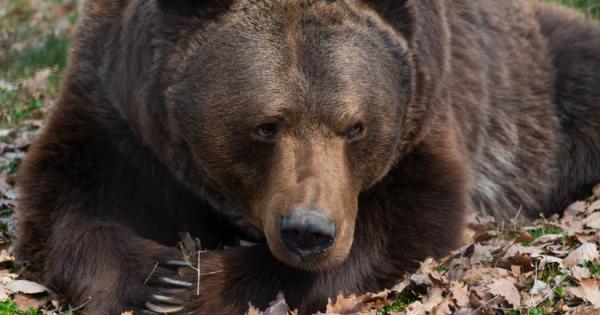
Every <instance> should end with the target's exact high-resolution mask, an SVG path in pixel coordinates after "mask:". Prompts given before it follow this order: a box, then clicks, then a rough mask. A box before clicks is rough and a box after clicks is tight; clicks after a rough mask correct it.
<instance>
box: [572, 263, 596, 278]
mask: <svg viewBox="0 0 600 315" xmlns="http://www.w3.org/2000/svg"><path fill="white" fill-rule="evenodd" d="M571 275H573V278H575V279H577V280H579V281H581V280H583V279H588V278H590V277H591V276H592V274H591V273H590V270H589V269H587V268H584V267H580V266H573V267H571Z"/></svg>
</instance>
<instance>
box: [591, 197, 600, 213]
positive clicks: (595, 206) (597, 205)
mask: <svg viewBox="0 0 600 315" xmlns="http://www.w3.org/2000/svg"><path fill="white" fill-rule="evenodd" d="M596 210H600V199H599V200H596V201H594V202H592V204H591V205H590V206H589V207H588V211H590V212H591V211H596Z"/></svg>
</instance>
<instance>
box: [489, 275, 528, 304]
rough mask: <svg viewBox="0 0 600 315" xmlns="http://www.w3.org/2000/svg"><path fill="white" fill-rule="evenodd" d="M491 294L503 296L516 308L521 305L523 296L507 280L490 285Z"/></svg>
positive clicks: (500, 280)
mask: <svg viewBox="0 0 600 315" xmlns="http://www.w3.org/2000/svg"><path fill="white" fill-rule="evenodd" d="M488 288H489V289H490V293H491V294H493V295H501V296H502V297H504V298H505V299H506V301H507V302H508V303H510V304H512V305H513V306H514V307H519V306H520V305H521V295H519V290H517V288H516V287H515V285H514V284H513V283H512V282H510V281H508V280H507V279H499V280H496V281H494V282H493V283H491V284H489V285H488Z"/></svg>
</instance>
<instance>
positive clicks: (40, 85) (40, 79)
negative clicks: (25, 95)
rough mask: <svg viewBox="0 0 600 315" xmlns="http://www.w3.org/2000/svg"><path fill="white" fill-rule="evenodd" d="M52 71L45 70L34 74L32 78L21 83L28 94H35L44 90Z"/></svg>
mask: <svg viewBox="0 0 600 315" xmlns="http://www.w3.org/2000/svg"><path fill="white" fill-rule="evenodd" d="M50 74H52V69H50V68H45V69H42V70H39V71H38V72H36V73H35V75H34V76H33V78H29V79H27V80H25V81H23V86H24V87H25V89H27V91H28V92H29V93H30V94H36V93H38V92H40V91H42V90H44V89H45V88H46V86H47V85H48V78H50Z"/></svg>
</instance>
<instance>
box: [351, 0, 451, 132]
mask: <svg viewBox="0 0 600 315" xmlns="http://www.w3.org/2000/svg"><path fill="white" fill-rule="evenodd" d="M359 1H361V2H362V3H363V4H365V5H367V6H368V7H369V8H370V9H371V10H373V11H375V12H376V13H377V14H379V16H381V17H382V18H383V20H385V21H386V22H387V23H388V24H390V25H391V26H392V27H394V28H395V29H396V30H397V31H398V32H399V33H400V34H402V35H403V36H404V37H405V38H407V39H408V42H409V47H410V49H411V50H412V56H413V57H412V59H413V63H414V65H415V78H414V84H415V91H416V92H415V93H416V94H415V97H416V101H415V104H414V105H412V106H409V108H408V109H407V114H406V116H405V117H406V118H405V119H407V120H408V121H412V123H409V122H407V123H406V124H405V125H407V126H409V127H407V128H408V129H409V130H408V132H407V133H406V134H405V135H404V136H403V137H404V141H405V142H407V143H416V142H417V141H419V140H420V139H422V137H423V135H424V132H425V131H426V130H427V129H428V128H429V125H430V124H431V122H432V117H433V114H432V113H437V112H439V107H441V106H444V104H445V103H444V102H443V101H442V98H443V95H442V94H443V93H442V92H443V89H442V87H443V86H444V84H445V81H444V80H445V78H446V74H447V72H448V69H449V68H450V67H449V60H450V57H449V56H450V27H449V23H448V17H447V12H446V10H447V9H448V8H450V7H452V6H453V2H452V1H446V0H359ZM414 122H419V123H418V124H415V123H414Z"/></svg>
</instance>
